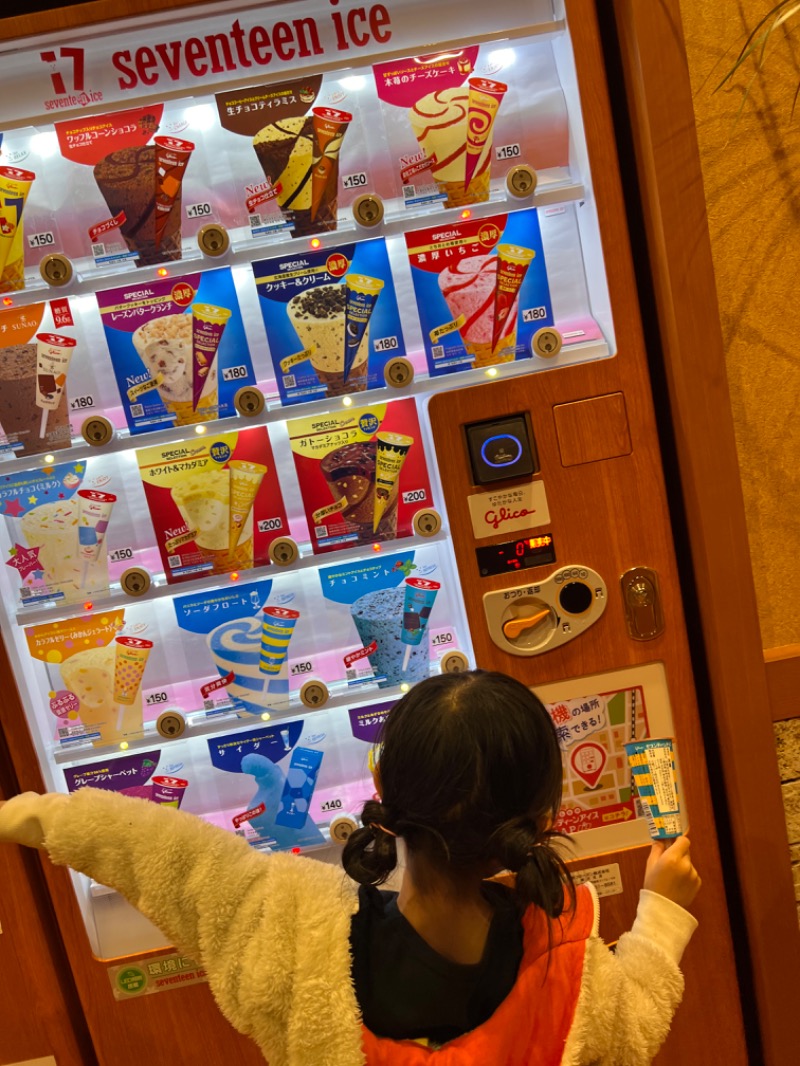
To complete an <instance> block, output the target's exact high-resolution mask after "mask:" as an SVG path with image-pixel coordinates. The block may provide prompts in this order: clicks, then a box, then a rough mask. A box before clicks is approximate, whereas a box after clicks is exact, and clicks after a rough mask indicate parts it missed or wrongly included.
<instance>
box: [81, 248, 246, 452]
mask: <svg viewBox="0 0 800 1066" xmlns="http://www.w3.org/2000/svg"><path fill="white" fill-rule="evenodd" d="M197 278H199V282H197V291H196V293H195V296H194V299H193V300H192V303H193V304H194V303H205V304H213V305H214V306H218V307H228V308H230V310H231V317H230V318H229V319H228V322H227V324H226V326H225V329H224V330H223V333H222V339H221V340H220V343H219V349H218V351H217V381H218V396H219V415H218V417H219V418H229V417H231V416H232V415H235V414H236V408H235V407H234V406H233V398H234V396H235V395H236V393H237V392H238V390H239V389H241V388H242V387H243V386H244V385H255V383H256V378H255V374H254V373H253V364H252V360H251V358H250V350H249V348H248V346H247V338H246V336H245V332H244V324H243V322H242V313H241V311H240V309H239V300H238V298H237V296H236V287H235V285H234V283H233V274H232V273H231V271H230V269H229V268H228V267H224V268H222V269H221V270H208V271H205V272H204V273H202V274H193V275H184V276H183V277H170V278H164V279H161V278H159V279H157V280H156V281H154V282H151V283H149V284H148V283H147V282H142V283H141V284H139V285H133V284H131V285H126V286H124V287H122V288H119V289H112V290H110V292H111V293H119V295H120V297H123V296H124V294H125V293H126V292H130V291H134V290H136V289H143V288H147V287H153V288H163V289H164V290H165V291H169V290H170V289H171V288H172V287H173V286H174V285H179V284H180V283H181V281H182V280H187V281H189V282H190V283H191V281H192V280H194V279H197ZM192 288H194V285H192ZM107 295H108V293H104V297H105V296H107ZM118 302H119V303H122V302H123V300H122V299H120V300H119V301H118ZM181 310H182V309H181V308H180V307H178V306H177V305H175V312H174V313H175V314H180V313H181ZM100 311H101V314H102V313H103V311H104V308H102V307H101V308H100ZM183 313H184V314H189V315H190V314H191V313H192V312H191V307H187V308H185V309H184V310H183ZM146 321H152V318H151V319H147V318H145V317H144V316H143V317H142V318H141V319H140V321H139V323H138V324H139V325H142V324H143V323H144V322H146ZM103 328H104V330H105V334H106V343H107V344H108V350H109V352H110V354H111V363H112V365H113V367H114V376H115V377H116V379H117V387H118V388H119V394H120V399H121V400H122V408H123V410H124V412H125V420H126V422H127V423H128V428H129V429H130V431H131V433H149V432H151V431H153V430H157V429H168V428H169V427H170V426H172V425H173V424H174V422H175V419H174V417H172V416H171V415H170V414H169V413H168V412H167V409H166V407H165V406H164V404H163V402H162V400H161V397H160V396H159V394H158V389H156V388H152V389H149V390H148V391H147V392H145V393H142V395H141V396H138V397H137V398H136V400H135V401H134V403H135V404H141V405H142V406H143V407H144V408H145V413H144V415H142V416H137V417H134V416H133V415H132V414H131V401H130V400H129V399H128V394H127V390H128V385H127V380H126V379H127V378H129V377H135V376H138V375H141V374H143V373H145V366H144V364H143V363H142V360H141V359H140V358H139V356H138V354H137V352H136V349H135V348H134V346H133V332H128V331H127V330H121V329H115V328H114V327H113V326H111V325H109V324H108V323H107V322H106V315H103ZM233 366H243V367H245V369H246V371H247V374H246V376H245V377H241V378H236V379H235V380H233V381H224V380H223V375H222V372H223V370H224V369H225V368H227V367H233ZM181 428H182V427H181Z"/></svg>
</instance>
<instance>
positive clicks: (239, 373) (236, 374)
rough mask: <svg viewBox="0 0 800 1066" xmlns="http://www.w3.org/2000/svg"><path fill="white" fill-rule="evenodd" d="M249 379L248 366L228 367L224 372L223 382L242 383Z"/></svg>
mask: <svg viewBox="0 0 800 1066" xmlns="http://www.w3.org/2000/svg"><path fill="white" fill-rule="evenodd" d="M246 377H247V367H246V366H226V367H225V369H224V370H223V371H222V380H223V381H242V380H243V379H244V378H246Z"/></svg>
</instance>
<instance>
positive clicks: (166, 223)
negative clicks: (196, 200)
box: [153, 137, 194, 248]
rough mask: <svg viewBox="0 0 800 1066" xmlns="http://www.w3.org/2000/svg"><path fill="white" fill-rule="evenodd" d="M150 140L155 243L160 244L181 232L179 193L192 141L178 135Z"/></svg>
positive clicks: (158, 246) (191, 150) (191, 149)
mask: <svg viewBox="0 0 800 1066" xmlns="http://www.w3.org/2000/svg"><path fill="white" fill-rule="evenodd" d="M153 143H154V145H155V156H156V160H155V165H156V222H155V245H156V248H160V247H161V245H162V244H163V243H164V239H165V237H166V238H167V240H169V239H170V238H171V239H173V240H174V235H175V233H176V231H177V232H178V233H180V215H181V209H180V201H179V197H180V192H181V186H182V184H183V176H184V173H185V171H186V167H187V165H188V163H189V159H190V157H191V154H192V152H193V151H194V145H193V144H192V142H191V141H182V140H180V138H178V137H156V138H155V141H154V142H153ZM176 200H177V201H178V209H177V211H176V210H175V202H176ZM170 231H171V232H170Z"/></svg>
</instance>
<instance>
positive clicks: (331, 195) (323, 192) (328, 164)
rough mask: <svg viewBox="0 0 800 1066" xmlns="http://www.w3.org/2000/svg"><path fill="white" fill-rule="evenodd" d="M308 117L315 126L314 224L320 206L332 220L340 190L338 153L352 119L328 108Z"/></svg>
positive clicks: (312, 198)
mask: <svg viewBox="0 0 800 1066" xmlns="http://www.w3.org/2000/svg"><path fill="white" fill-rule="evenodd" d="M311 114H312V120H313V125H314V147H313V152H312V171H311V221H312V222H314V221H315V220H316V218H317V215H318V214H321V212H320V208H321V207H322V206H323V205H324V208H325V212H326V213H327V214H328V216H329V217H332V218H333V219H334V220H335V218H336V203H337V191H338V187H339V153H340V151H341V150H342V141H343V140H344V135H345V133H346V132H347V127H348V125H349V124H350V123H351V122H352V121H353V116H352V115H351V114H349V113H348V112H346V111H336V110H334V109H333V108H330V107H315V108H314V109H313V110H312V112H311ZM331 228H333V227H331Z"/></svg>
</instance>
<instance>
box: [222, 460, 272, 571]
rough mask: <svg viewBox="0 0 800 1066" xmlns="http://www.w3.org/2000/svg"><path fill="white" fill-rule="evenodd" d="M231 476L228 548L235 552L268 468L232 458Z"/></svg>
mask: <svg viewBox="0 0 800 1066" xmlns="http://www.w3.org/2000/svg"><path fill="white" fill-rule="evenodd" d="M228 469H229V470H230V477H231V502H230V519H229V522H228V527H229V528H228V550H229V551H230V552H234V551H235V550H236V548H237V547H238V545H239V540H240V538H241V536H242V533H243V532H244V527H245V523H246V522H247V519H248V518H250V524H251V527H252V511H253V504H254V503H255V499H256V496H257V494H258V490H259V488H260V487H261V482H262V481H263V480H264V475H265V474H266V472H267V468H266V467H265V466H264V465H263V464H262V463H248V462H245V461H244V460H242V459H231V461H230V462H229V463H228Z"/></svg>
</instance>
